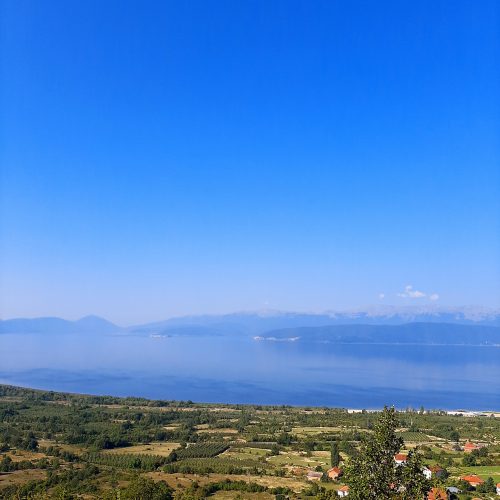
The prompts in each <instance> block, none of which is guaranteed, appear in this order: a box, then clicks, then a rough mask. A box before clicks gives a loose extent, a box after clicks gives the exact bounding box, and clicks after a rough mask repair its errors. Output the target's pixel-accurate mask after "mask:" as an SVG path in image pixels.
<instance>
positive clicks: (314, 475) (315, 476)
mask: <svg viewBox="0 0 500 500" xmlns="http://www.w3.org/2000/svg"><path fill="white" fill-rule="evenodd" d="M322 476H323V473H322V472H316V471H314V470H311V471H309V472H308V473H307V476H306V478H307V480H308V481H319V480H320V479H321V477H322Z"/></svg>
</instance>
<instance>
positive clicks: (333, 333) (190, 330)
mask: <svg viewBox="0 0 500 500" xmlns="http://www.w3.org/2000/svg"><path fill="white" fill-rule="evenodd" d="M416 323H418V324H421V325H420V326H418V325H415V324H416ZM407 324H412V326H411V331H412V332H414V333H412V335H416V336H418V337H419V338H420V339H421V340H423V339H424V338H425V339H427V340H428V341H429V342H432V341H434V342H439V341H442V338H444V337H446V338H448V339H453V338H456V339H458V338H460V339H463V338H465V336H467V335H478V338H481V339H482V338H483V337H482V336H481V335H483V334H484V335H485V337H484V339H490V341H491V340H492V339H493V340H495V338H496V337H495V335H496V333H494V332H497V329H495V328H493V329H491V328H489V329H488V330H481V327H484V328H486V327H497V328H498V327H500V311H491V310H484V309H480V308H456V309H437V308H390V307H385V308H377V309H373V310H365V311H354V312H332V313H323V314H313V313H310V314H307V313H291V312H276V311H264V312H249V313H233V314H224V315H199V316H184V317H178V318H171V319H168V320H165V321H160V322H155V323H148V324H143V325H135V326H131V327H120V326H117V325H115V324H113V323H111V322H109V321H107V320H105V319H103V318H100V317H98V316H86V317H84V318H82V319H79V320H77V321H68V320H65V319H61V318H55V317H48V318H33V319H22V318H18V319H9V320H2V321H0V333H37V334H38V333H39V334H123V335H151V334H154V335H166V336H186V335H189V336H213V335H219V336H220V335H222V336H229V335H246V336H263V337H265V338H270V337H275V338H285V337H287V338H288V337H296V336H298V337H300V338H301V339H309V340H312V339H319V340H325V338H327V339H328V340H332V339H344V340H345V339H351V340H352V339H356V338H358V339H365V340H366V339H367V338H376V339H378V341H384V342H385V341H388V342H389V341H391V342H392V340H390V339H394V338H396V337H397V338H398V339H399V336H400V335H402V336H403V338H404V339H406V340H405V341H410V340H408V339H410V338H413V337H412V336H411V335H408V333H407V332H408V329H409V328H410V326H409V325H408V326H407V327H406V326H405V328H389V327H395V326H402V325H407ZM424 325H425V326H424ZM432 325H440V326H436V328H434V327H433V326H432ZM461 326H464V327H466V326H468V327H471V328H473V329H464V328H459V327H461ZM334 327H335V328H334ZM348 327H352V328H348ZM354 327H356V328H354ZM374 327H377V328H374ZM477 328H479V330H478V329H477ZM498 331H500V328H499V330H498ZM491 335H493V337H491ZM415 338H416V337H415ZM382 339H386V340H382ZM351 340H349V341H351ZM337 341H339V340H337ZM485 341H486V340H485ZM460 342H461V341H460ZM481 342H482V341H481ZM445 343H448V341H446V342H445ZM493 343H498V342H493Z"/></svg>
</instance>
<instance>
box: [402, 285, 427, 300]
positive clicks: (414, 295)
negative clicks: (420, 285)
mask: <svg viewBox="0 0 500 500" xmlns="http://www.w3.org/2000/svg"><path fill="white" fill-rule="evenodd" d="M426 296H427V294H426V293H424V292H421V291H420V290H414V289H413V285H406V286H405V290H404V292H401V293H398V297H405V298H410V299H421V298H422V297H426Z"/></svg>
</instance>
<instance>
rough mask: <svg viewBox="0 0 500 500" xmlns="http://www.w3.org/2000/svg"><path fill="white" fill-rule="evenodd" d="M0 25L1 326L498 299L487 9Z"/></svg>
mask: <svg viewBox="0 0 500 500" xmlns="http://www.w3.org/2000/svg"><path fill="white" fill-rule="evenodd" d="M1 18H2V21H1V23H2V24H1V31H2V44H1V45H2V53H1V56H2V86H1V99H2V109H3V112H2V117H1V164H2V171H1V198H2V201H1V213H0V217H1V244H0V245H1V246H0V252H1V253H0V258H1V261H0V271H1V292H0V293H1V295H0V299H1V307H2V317H4V318H8V317H14V316H39V315H59V316H63V317H68V318H76V317H79V316H82V315H84V314H88V313H95V314H100V315H103V316H105V317H108V318H110V319H112V320H115V321H117V322H119V323H123V324H127V323H131V322H139V321H148V320H155V319H161V318H165V317H169V316H173V315H179V314H189V313H206V312H213V313H219V312H228V311H235V310H254V309H263V308H271V309H284V310H301V311H321V310H327V309H346V308H353V307H364V306H366V305H368V304H381V303H383V304H386V303H387V304H419V305H422V304H430V303H433V304H440V305H443V306H454V305H464V304H478V305H484V306H488V307H498V306H500V166H499V165H500V161H499V160H500V147H499V146H500V139H499V138H500V120H499V118H500V116H499V112H500V93H499V92H498V88H499V84H500V58H499V55H500V50H499V49H500V41H499V40H500V39H499V33H500V6H499V4H498V2H497V1H496V0H490V1H488V0H484V1H481V2H477V1H456V2H449V1H435V0H432V1H421V2H400V1H382V2H375V1H353V2H351V1H325V2H322V1H315V2H305V1H302V2H294V1H273V2H268V1H262V2H261V1H250V0H248V1H243V2H234V1H230V0H228V1H210V2H206V1H203V2H202V1H200V2H197V1H189V2H124V1H116V2H114V1H106V2H101V1H91V0H89V1H85V2H66V1H52V2H38V1H28V0H26V1H22V2H19V1H17V0H15V1H14V0H6V1H5V2H3V6H2V13H1ZM408 285H411V286H412V287H413V288H411V289H409V288H406V291H405V287H407V286H408ZM416 291H417V292H421V293H416ZM381 294H383V296H384V297H383V298H381ZM421 294H425V296H421ZM431 295H432V299H434V300H431V298H430V297H431ZM437 296H439V298H438V297H437Z"/></svg>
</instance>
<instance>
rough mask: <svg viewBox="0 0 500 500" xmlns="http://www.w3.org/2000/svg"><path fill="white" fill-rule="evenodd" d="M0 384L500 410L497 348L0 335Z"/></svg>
mask: <svg viewBox="0 0 500 500" xmlns="http://www.w3.org/2000/svg"><path fill="white" fill-rule="evenodd" d="M0 383H5V384H13V385H20V386H27V387H33V388H39V389H46V390H56V391H69V392H78V393H91V394H110V395H115V396H142V397H147V398H154V399H168V400H171V399H177V400H193V401H200V402H223V403H255V404H280V405H281V404H287V405H305V406H335V407H345V408H367V409H370V408H380V407H381V406H383V405H385V404H387V405H395V406H397V407H399V408H405V407H407V406H411V407H414V408H419V407H420V406H421V405H423V406H424V407H426V408H442V409H458V408H467V409H480V410H488V409H491V410H493V409H495V410H498V409H500V348H498V347H470V346H415V345H411V346H408V345H406V346H404V345H373V344H372V345H369V344H364V345H360V344H357V345H352V344H351V345H349V344H344V345H338V344H325V343H322V344H321V343H316V344H314V343H302V342H270V341H263V342H259V341H256V340H254V339H252V338H247V337H216V336H214V337H194V336H191V337H188V336H186V337H181V336H179V337H169V338H151V337H148V336H126V335H115V336H111V335H108V336H102V335H100V336H97V335H82V334H79V335H49V336H47V335H40V334H2V335H0Z"/></svg>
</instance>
